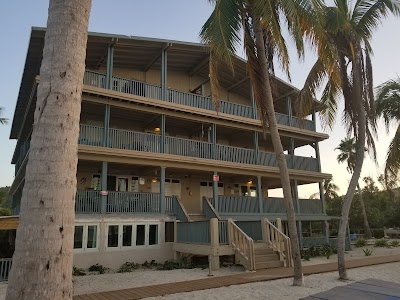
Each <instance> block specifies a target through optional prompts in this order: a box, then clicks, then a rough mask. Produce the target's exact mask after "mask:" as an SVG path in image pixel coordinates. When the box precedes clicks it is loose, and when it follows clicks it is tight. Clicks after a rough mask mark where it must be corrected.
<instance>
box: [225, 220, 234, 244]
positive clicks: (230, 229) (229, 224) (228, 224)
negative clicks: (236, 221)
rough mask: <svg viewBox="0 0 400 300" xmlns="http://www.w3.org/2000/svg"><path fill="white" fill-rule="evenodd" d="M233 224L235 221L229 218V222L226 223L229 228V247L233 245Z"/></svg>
mask: <svg viewBox="0 0 400 300" xmlns="http://www.w3.org/2000/svg"><path fill="white" fill-rule="evenodd" d="M231 223H233V219H232V218H228V222H227V223H226V226H227V227H228V228H227V229H228V244H229V246H232V244H233V232H232V224H231Z"/></svg>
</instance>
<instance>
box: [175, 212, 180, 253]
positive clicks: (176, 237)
mask: <svg viewBox="0 0 400 300" xmlns="http://www.w3.org/2000/svg"><path fill="white" fill-rule="evenodd" d="M179 222H180V221H179V220H175V221H174V243H178V224H179ZM178 259H179V253H178V252H177V251H174V260H178Z"/></svg>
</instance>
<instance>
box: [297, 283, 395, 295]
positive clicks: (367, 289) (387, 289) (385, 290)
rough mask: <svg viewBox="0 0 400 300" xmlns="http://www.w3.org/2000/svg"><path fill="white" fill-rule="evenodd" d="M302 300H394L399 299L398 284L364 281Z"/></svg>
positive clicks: (338, 287)
mask: <svg viewBox="0 0 400 300" xmlns="http://www.w3.org/2000/svg"><path fill="white" fill-rule="evenodd" d="M302 299H303V300H318V299H319V300H333V299H351V300H364V299H375V300H389V299H390V300H395V299H400V284H398V283H393V282H388V281H383V280H378V279H365V280H362V281H357V282H354V283H351V284H348V285H344V286H337V287H335V288H333V289H330V290H328V291H325V292H322V293H318V294H315V295H311V296H309V297H306V298H302Z"/></svg>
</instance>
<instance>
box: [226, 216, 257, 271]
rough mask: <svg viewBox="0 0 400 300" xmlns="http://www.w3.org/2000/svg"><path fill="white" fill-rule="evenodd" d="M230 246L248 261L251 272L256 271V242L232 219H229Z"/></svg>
mask: <svg viewBox="0 0 400 300" xmlns="http://www.w3.org/2000/svg"><path fill="white" fill-rule="evenodd" d="M228 236H229V238H228V239H229V245H231V246H232V247H233V248H234V249H235V250H236V251H238V252H239V253H240V254H241V255H242V256H243V258H244V259H245V260H246V261H247V264H248V266H249V270H250V271H254V270H255V269H256V262H255V257H254V241H253V239H252V238H251V237H249V236H248V235H247V234H246V233H244V231H243V230H242V229H240V228H239V227H238V226H237V225H236V224H235V222H234V221H233V220H232V219H228Z"/></svg>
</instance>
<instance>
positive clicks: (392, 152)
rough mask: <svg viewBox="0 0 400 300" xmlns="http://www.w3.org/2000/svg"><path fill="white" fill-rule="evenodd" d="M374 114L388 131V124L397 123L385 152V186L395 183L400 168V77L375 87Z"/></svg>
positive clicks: (390, 186)
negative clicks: (383, 122)
mask: <svg viewBox="0 0 400 300" xmlns="http://www.w3.org/2000/svg"><path fill="white" fill-rule="evenodd" d="M376 114H377V116H378V117H382V118H383V120H384V121H385V125H386V130H387V132H388V133H389V126H390V124H392V123H393V124H396V123H397V129H396V133H395V135H394V137H393V139H392V140H391V141H390V144H389V148H388V151H387V154H386V162H385V170H384V178H385V184H386V186H387V187H389V188H392V187H394V186H395V185H396V183H397V178H398V177H397V176H398V175H399V170H400V78H397V79H392V80H388V81H386V82H385V83H383V84H381V85H380V86H378V88H377V89H376Z"/></svg>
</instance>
